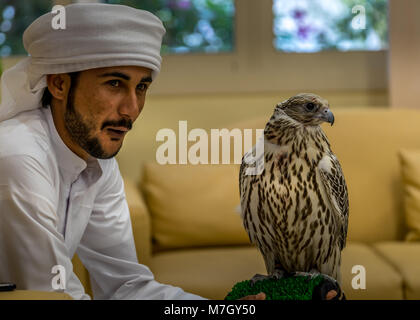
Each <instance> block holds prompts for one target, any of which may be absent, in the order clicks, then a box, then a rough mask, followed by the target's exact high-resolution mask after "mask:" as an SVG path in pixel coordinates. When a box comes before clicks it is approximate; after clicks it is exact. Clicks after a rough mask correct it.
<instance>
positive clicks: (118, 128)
mask: <svg viewBox="0 0 420 320" xmlns="http://www.w3.org/2000/svg"><path fill="white" fill-rule="evenodd" d="M106 129H109V130H113V131H123V132H127V131H128V128H126V127H107V128H106Z"/></svg>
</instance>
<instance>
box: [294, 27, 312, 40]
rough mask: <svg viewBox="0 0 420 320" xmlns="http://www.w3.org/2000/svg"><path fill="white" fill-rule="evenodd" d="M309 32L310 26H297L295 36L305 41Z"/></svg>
mask: <svg viewBox="0 0 420 320" xmlns="http://www.w3.org/2000/svg"><path fill="white" fill-rule="evenodd" d="M311 31H312V29H311V27H310V26H299V28H298V32H297V34H298V37H299V38H301V39H306V38H307V37H308V34H309V32H311Z"/></svg>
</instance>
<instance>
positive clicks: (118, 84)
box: [108, 80, 121, 87]
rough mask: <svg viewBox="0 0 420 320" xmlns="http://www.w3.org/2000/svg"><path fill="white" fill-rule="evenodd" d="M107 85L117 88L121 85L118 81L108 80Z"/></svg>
mask: <svg viewBox="0 0 420 320" xmlns="http://www.w3.org/2000/svg"><path fill="white" fill-rule="evenodd" d="M108 83H109V84H110V85H111V86H113V87H119V86H120V84H121V82H120V80H110V81H108Z"/></svg>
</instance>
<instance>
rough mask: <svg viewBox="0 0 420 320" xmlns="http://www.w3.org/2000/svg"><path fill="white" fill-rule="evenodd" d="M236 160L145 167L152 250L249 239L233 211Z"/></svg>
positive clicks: (236, 192)
mask: <svg viewBox="0 0 420 320" xmlns="http://www.w3.org/2000/svg"><path fill="white" fill-rule="evenodd" d="M238 176H239V165H197V166H194V165H159V164H155V163H148V164H146V165H145V166H144V172H143V182H142V188H143V192H144V194H145V200H146V202H147V205H148V208H149V210H150V215H151V224H152V234H153V240H154V241H155V243H154V249H155V251H159V250H164V249H175V248H185V247H197V246H213V245H238V244H249V238H248V235H247V234H246V232H245V229H244V227H243V225H242V221H241V218H240V216H239V213H238V212H237V207H238V205H239V204H240V200H239V182H238Z"/></svg>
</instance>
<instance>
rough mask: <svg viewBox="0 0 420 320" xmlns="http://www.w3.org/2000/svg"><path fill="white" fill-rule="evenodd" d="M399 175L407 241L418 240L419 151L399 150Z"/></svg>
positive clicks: (419, 224)
mask: <svg viewBox="0 0 420 320" xmlns="http://www.w3.org/2000/svg"><path fill="white" fill-rule="evenodd" d="M399 155H400V160H401V173H402V179H403V184H404V187H403V190H404V211H405V219H406V223H407V227H408V228H409V230H408V233H407V235H406V238H405V239H406V240H408V241H419V240H420V149H415V150H401V151H400V153H399Z"/></svg>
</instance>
